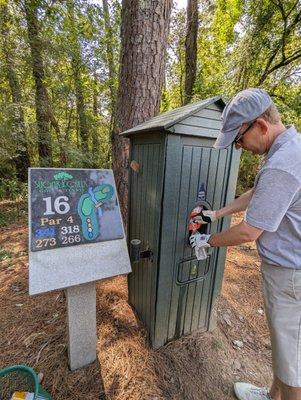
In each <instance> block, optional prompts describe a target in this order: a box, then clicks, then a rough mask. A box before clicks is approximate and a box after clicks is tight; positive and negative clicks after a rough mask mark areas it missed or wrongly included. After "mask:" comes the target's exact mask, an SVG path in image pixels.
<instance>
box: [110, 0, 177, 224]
mask: <svg viewBox="0 0 301 400" xmlns="http://www.w3.org/2000/svg"><path fill="white" fill-rule="evenodd" d="M171 4H172V0H152V1H151V0H145V1H141V0H123V1H122V23H121V57H120V63H121V69H120V76H119V90H118V96H117V104H116V120H115V129H114V130H113V135H112V153H113V154H112V155H113V169H114V173H115V179H116V185H117V189H118V193H119V199H120V204H121V209H122V213H123V218H124V220H126V215H127V197H128V154H129V144H128V139H124V138H121V137H120V136H119V133H120V132H122V131H124V130H126V129H129V128H131V127H133V126H135V125H137V124H139V123H141V122H143V121H145V120H147V119H149V118H151V117H153V116H154V115H156V114H157V113H158V112H159V109H160V100H161V89H162V84H163V79H164V68H165V53H166V44H167V34H168V27H169V19H170V11H171Z"/></svg>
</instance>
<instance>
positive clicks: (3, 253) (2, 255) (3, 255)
mask: <svg viewBox="0 0 301 400" xmlns="http://www.w3.org/2000/svg"><path fill="white" fill-rule="evenodd" d="M12 257H13V253H12V252H11V251H8V250H5V249H3V248H2V247H0V261H5V260H8V259H10V258H12Z"/></svg>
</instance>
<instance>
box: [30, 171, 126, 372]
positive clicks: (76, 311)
mask: <svg viewBox="0 0 301 400" xmlns="http://www.w3.org/2000/svg"><path fill="white" fill-rule="evenodd" d="M28 182H29V196H28V208H29V294H30V295H35V294H40V293H45V292H49V291H51V290H56V289H66V295H67V310H68V342H69V343H68V344H69V346H68V354H69V365H70V368H71V370H74V369H77V368H80V367H82V366H84V365H86V364H89V363H90V362H93V361H94V360H95V359H96V290H95V282H96V281H97V280H100V279H104V278H108V277H112V276H115V275H120V274H127V273H129V272H131V266H130V260H129V255H128V250H127V244H126V239H125V234H124V229H123V225H122V219H121V213H120V208H119V204H118V199H117V192H116V187H115V182H114V176H113V172H112V170H92V169H89V170H87V169H55V168H30V169H29V179H28Z"/></svg>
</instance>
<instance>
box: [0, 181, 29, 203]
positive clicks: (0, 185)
mask: <svg viewBox="0 0 301 400" xmlns="http://www.w3.org/2000/svg"><path fill="white" fill-rule="evenodd" d="M26 196H27V184H26V183H25V182H20V181H19V180H18V179H17V178H8V179H0V200H3V199H10V200H21V199H22V200H24V199H26Z"/></svg>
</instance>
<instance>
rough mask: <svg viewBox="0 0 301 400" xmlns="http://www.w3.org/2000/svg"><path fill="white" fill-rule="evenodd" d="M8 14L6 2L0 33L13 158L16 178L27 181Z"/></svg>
mask: <svg viewBox="0 0 301 400" xmlns="http://www.w3.org/2000/svg"><path fill="white" fill-rule="evenodd" d="M10 23H11V22H10V16H9V12H8V7H7V5H6V4H4V5H2V6H1V28H2V29H1V34H2V44H3V46H2V47H3V49H2V50H3V53H4V58H5V68H6V76H7V80H8V83H9V88H10V92H11V97H12V102H13V131H14V139H15V141H16V148H17V155H16V157H15V158H14V162H15V167H16V175H17V178H18V179H19V180H20V181H22V182H26V181H27V170H28V167H29V166H30V159H29V152H28V143H27V138H26V129H25V120H24V112H23V108H22V92H21V87H20V83H19V80H18V76H17V73H16V69H15V62H14V56H13V49H14V47H15V46H14V43H13V42H12V40H11V38H10V28H9V25H10Z"/></svg>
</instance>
